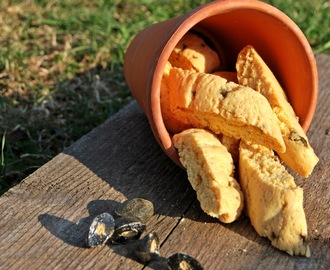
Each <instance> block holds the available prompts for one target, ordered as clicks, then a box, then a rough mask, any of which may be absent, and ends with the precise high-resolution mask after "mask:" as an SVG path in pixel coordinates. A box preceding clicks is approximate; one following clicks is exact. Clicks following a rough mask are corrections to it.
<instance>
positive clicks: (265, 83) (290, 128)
mask: <svg viewBox="0 0 330 270" xmlns="http://www.w3.org/2000/svg"><path fill="white" fill-rule="evenodd" d="M236 69H237V77H238V81H239V83H240V84H242V85H245V86H249V87H251V88H253V89H255V90H257V91H258V92H260V93H261V94H263V95H264V96H265V97H266V98H267V100H268V101H269V103H270V105H271V107H272V108H273V111H274V113H275V115H276V116H277V118H278V119H279V121H280V128H281V132H282V135H283V139H284V143H285V146H286V151H285V152H284V153H279V156H280V157H281V159H282V160H283V161H284V162H285V163H286V164H287V165H288V166H289V167H290V168H291V169H292V170H293V171H295V172H297V173H299V174H300V175H302V176H304V177H308V176H309V175H310V174H311V173H312V171H313V169H314V167H315V165H316V164H317V162H318V160H319V159H318V157H317V156H316V155H315V153H314V150H313V148H312V147H311V146H310V144H309V141H308V138H307V136H306V134H305V132H304V130H303V129H302V127H301V126H300V124H299V122H298V118H297V116H296V114H295V112H294V110H293V109H292V107H291V105H290V103H289V102H288V100H287V98H286V95H285V93H284V91H283V89H282V87H281V85H280V84H279V83H278V81H277V79H276V78H275V76H274V74H273V73H272V71H271V70H270V69H269V67H268V66H267V65H266V63H265V62H264V61H263V59H262V58H261V57H260V55H259V54H258V53H257V52H256V50H255V49H254V48H253V47H252V46H246V47H245V48H244V49H243V50H242V51H241V52H240V53H239V55H238V58H237V64H236Z"/></svg>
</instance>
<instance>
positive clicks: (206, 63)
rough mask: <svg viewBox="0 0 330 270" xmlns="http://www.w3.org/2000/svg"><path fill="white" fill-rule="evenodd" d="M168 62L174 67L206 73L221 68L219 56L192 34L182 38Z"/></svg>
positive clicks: (189, 33)
mask: <svg viewBox="0 0 330 270" xmlns="http://www.w3.org/2000/svg"><path fill="white" fill-rule="evenodd" d="M168 61H169V62H170V63H171V65H172V66H173V67H179V68H182V69H187V70H193V71H196V72H206V73H209V72H213V71H215V70H217V69H218V68H219V66H220V59H219V56H218V54H217V53H216V52H215V51H214V50H212V49H211V48H210V46H208V45H207V44H206V43H205V41H204V40H203V39H202V38H201V37H199V36H198V35H196V34H194V33H191V32H188V33H186V34H185V35H184V36H183V37H182V38H181V40H180V41H179V42H178V44H177V45H176V46H175V48H174V49H173V51H172V53H171V55H170V57H169V59H168Z"/></svg>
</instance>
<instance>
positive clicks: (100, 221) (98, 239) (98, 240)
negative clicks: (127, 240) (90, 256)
mask: <svg viewBox="0 0 330 270" xmlns="http://www.w3.org/2000/svg"><path fill="white" fill-rule="evenodd" d="M114 230H115V220H114V218H113V216H112V215H110V214H109V213H103V214H100V215H98V216H96V217H95V218H94V219H93V221H92V223H91V225H90V227H89V231H88V236H87V240H86V242H87V246H89V247H92V248H94V247H97V246H100V245H103V244H104V243H105V242H106V241H107V240H108V239H109V238H110V237H111V236H112V234H113V233H114Z"/></svg>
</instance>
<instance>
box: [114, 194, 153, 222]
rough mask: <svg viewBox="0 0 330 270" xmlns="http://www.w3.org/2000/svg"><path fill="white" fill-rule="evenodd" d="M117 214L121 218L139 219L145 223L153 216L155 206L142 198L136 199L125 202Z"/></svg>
mask: <svg viewBox="0 0 330 270" xmlns="http://www.w3.org/2000/svg"><path fill="white" fill-rule="evenodd" d="M116 214H117V215H118V216H120V217H124V216H128V217H137V218H139V219H140V220H141V221H142V222H144V223H145V222H146V221H147V220H148V219H149V218H151V217H152V216H153V214H154V205H153V204H152V202H150V201H148V200H145V199H142V198H134V199H132V200H127V201H126V202H124V203H123V204H122V207H121V208H120V209H119V210H117V211H116Z"/></svg>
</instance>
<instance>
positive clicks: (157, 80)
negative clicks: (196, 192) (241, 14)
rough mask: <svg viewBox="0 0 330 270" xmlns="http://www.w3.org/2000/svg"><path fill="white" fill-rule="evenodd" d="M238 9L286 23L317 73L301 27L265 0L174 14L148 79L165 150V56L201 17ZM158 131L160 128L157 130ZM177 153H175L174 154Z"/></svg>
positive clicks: (238, 0) (222, 0)
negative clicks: (162, 88) (162, 96)
mask: <svg viewBox="0 0 330 270" xmlns="http://www.w3.org/2000/svg"><path fill="white" fill-rule="evenodd" d="M238 10H251V11H255V12H260V13H264V14H268V15H269V16H271V17H273V18H275V19H276V20H278V21H279V23H281V24H283V25H285V26H286V27H287V29H289V30H290V31H291V32H292V33H294V36H295V37H296V38H297V39H298V40H299V43H300V44H301V46H302V48H303V49H304V50H305V51H306V57H307V58H308V63H310V67H309V68H310V69H311V72H312V74H313V77H315V76H316V78H317V76H318V74H317V69H316V61H315V57H314V53H313V51H312V49H311V47H310V45H309V43H308V41H307V39H306V37H305V35H304V34H303V32H302V31H301V29H300V28H299V27H298V26H297V25H296V24H295V23H294V22H293V21H292V20H291V18H289V17H288V16H287V15H286V14H285V13H283V12H282V11H281V10H279V9H277V8H276V7H274V6H272V5H270V4H268V3H264V2H261V1H258V0H235V1H232V0H218V1H214V2H211V3H207V4H204V5H202V6H200V7H198V8H196V9H194V10H192V11H191V12H190V13H188V14H185V15H182V16H179V17H177V20H178V21H177V23H176V26H175V27H173V31H172V32H171V33H169V34H168V36H169V39H168V40H167V42H165V45H164V47H163V49H162V51H161V52H160V53H159V59H158V62H157V63H156V65H155V69H154V74H153V77H152V83H151V96H150V99H151V100H150V105H151V108H152V109H151V115H150V116H151V117H152V118H153V122H154V123H155V127H156V130H157V133H158V135H159V140H160V142H161V145H163V148H164V149H165V150H166V151H167V152H168V151H170V152H172V151H173V149H172V150H171V149H170V148H173V146H172V144H171V141H169V138H168V137H169V135H170V134H169V133H168V131H167V129H166V127H165V124H164V121H163V119H162V114H161V107H160V85H161V78H162V73H163V70H164V68H165V64H166V61H167V60H168V58H169V56H170V54H171V52H172V50H173V49H174V47H175V45H176V44H177V43H178V42H179V40H180V39H181V38H182V37H183V35H184V34H186V33H187V32H188V31H189V30H190V29H192V28H193V27H194V26H196V25H197V24H198V23H199V22H201V21H202V20H204V19H206V18H208V17H211V16H215V15H219V14H223V13H228V12H233V11H238ZM317 89H318V81H317V79H316V80H314V89H313V93H312V100H311V103H312V104H316V102H317ZM314 111H315V106H310V108H309V111H308V112H307V114H306V119H305V122H304V123H303V125H302V126H303V129H304V130H305V131H307V129H308V127H309V125H310V123H311V121H312V117H313V115H314ZM159 131H161V132H159ZM175 155H176V156H177V154H175ZM176 159H177V160H175V162H176V163H178V164H180V162H179V161H178V158H176Z"/></svg>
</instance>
